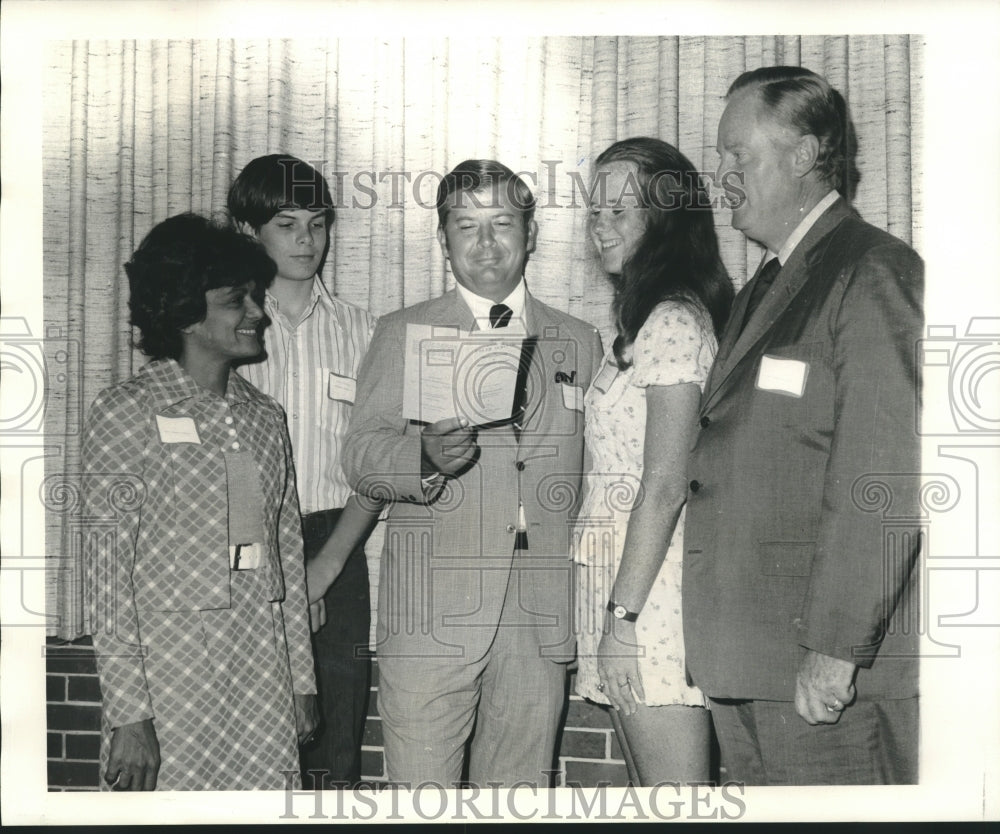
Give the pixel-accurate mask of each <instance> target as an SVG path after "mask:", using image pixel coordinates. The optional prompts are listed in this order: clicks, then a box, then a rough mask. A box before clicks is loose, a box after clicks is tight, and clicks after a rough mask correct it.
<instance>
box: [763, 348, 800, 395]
mask: <svg viewBox="0 0 1000 834" xmlns="http://www.w3.org/2000/svg"><path fill="white" fill-rule="evenodd" d="M808 376H809V363H808V362H802V361H801V360H799V359H778V358H777V357H775V356H768V355H767V354H765V355H764V356H763V357H762V358H761V360H760V371H759V372H758V374H757V387H758V388H759V389H760V390H761V391H771V392H773V393H775V394H784V395H785V396H788V397H801V396H802V394H803V392H804V391H805V390H806V378H807V377H808Z"/></svg>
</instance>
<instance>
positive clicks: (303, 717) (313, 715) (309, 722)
mask: <svg viewBox="0 0 1000 834" xmlns="http://www.w3.org/2000/svg"><path fill="white" fill-rule="evenodd" d="M318 726H319V706H318V705H317V703H316V696H315V695H298V694H296V695H295V729H296V730H297V731H298V734H299V744H306V743H308V742H309V741H311V740H312V736H313V733H315V732H316V728H317V727H318Z"/></svg>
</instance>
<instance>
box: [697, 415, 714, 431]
mask: <svg viewBox="0 0 1000 834" xmlns="http://www.w3.org/2000/svg"><path fill="white" fill-rule="evenodd" d="M711 422H712V421H711V420H709V419H708V417H702V418H701V419H700V420H699V421H698V423H699V425H700V426H701V427H702V428H703V429H707V428H708V424H709V423H711Z"/></svg>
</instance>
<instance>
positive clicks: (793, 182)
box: [715, 88, 804, 252]
mask: <svg viewBox="0 0 1000 834" xmlns="http://www.w3.org/2000/svg"><path fill="white" fill-rule="evenodd" d="M801 138H802V137H800V136H797V135H796V134H795V132H794V131H792V130H791V129H789V128H787V127H785V126H784V125H781V124H779V123H778V122H777V120H776V119H775V118H774V117H773V116H772V115H771V114H770V112H769V111H768V109H767V107H766V106H765V105H764V104H763V102H762V101H761V100H760V96H759V94H758V93H757V91H756V90H754V89H753V88H748V89H745V90H740V91H738V92H736V93H734V94H733V96H732V98H731V99H730V100H729V103H728V104H727V105H726V109H725V111H724V112H723V114H722V119H721V120H720V122H719V136H718V142H717V145H716V151H717V152H718V154H719V168H718V170H717V171H716V174H715V176H716V182H717V183H718V184H719V185H720V187H722V188H725V189H726V192H727V194H729V195H731V200H730V208H731V209H732V212H733V228H734V229H739V230H740V231H741V232H743V234H745V235H746V236H747V237H748V238H750V239H751V240H755V241H757V242H758V243H761V244H763V245H764V246H766V247H767V248H769V249H770V250H771V251H772V252H777V251H778V250H779V249H780V248H781V246H782V244H783V243H784V242H785V241H786V240H787V239H788V236H789V235H790V234H791V233H792V231H793V230H794V229H795V227H796V226H797V225H798V222H799V220H801V219H802V218H801V213H800V208H801V207H802V204H803V191H804V188H803V186H804V183H803V180H802V178H801V175H800V173H799V172H798V169H797V165H796V153H797V151H798V150H799V148H800V146H801V143H800V141H799V140H801ZM727 184H728V187H727Z"/></svg>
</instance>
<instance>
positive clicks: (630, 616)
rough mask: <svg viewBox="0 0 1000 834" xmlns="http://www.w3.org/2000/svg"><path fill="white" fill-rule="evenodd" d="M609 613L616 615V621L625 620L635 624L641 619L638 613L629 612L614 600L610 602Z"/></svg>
mask: <svg viewBox="0 0 1000 834" xmlns="http://www.w3.org/2000/svg"><path fill="white" fill-rule="evenodd" d="M608 611H610V612H611V613H612V614H614V615H615V619H616V620H624V621H625V622H627V623H634V622H635V621H636V620H638V619H639V614H638V612H636V611H629V610H628V609H627V608H626V607H625V606H624V605H619V604H618V603H617V602H615V601H614V600H613V599H609V600H608Z"/></svg>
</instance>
